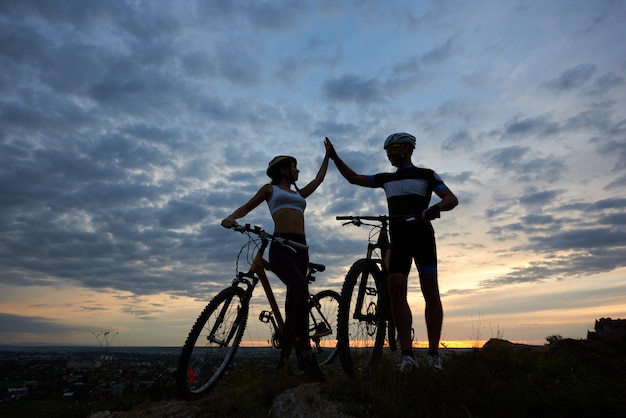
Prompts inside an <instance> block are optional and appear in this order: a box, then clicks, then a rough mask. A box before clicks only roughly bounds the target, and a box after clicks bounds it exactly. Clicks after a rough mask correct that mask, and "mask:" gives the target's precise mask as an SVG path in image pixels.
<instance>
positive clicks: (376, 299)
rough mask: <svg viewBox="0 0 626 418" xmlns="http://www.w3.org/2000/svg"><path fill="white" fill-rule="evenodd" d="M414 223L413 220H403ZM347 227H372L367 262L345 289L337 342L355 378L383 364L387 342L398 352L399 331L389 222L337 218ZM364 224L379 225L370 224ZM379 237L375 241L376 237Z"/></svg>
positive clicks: (356, 269)
mask: <svg viewBox="0 0 626 418" xmlns="http://www.w3.org/2000/svg"><path fill="white" fill-rule="evenodd" d="M403 218H404V220H405V221H414V220H415V219H414V218H413V217H403ZM336 219H337V220H339V221H341V220H346V221H348V222H346V223H344V224H343V225H354V226H357V227H360V226H363V225H365V226H369V227H371V230H370V234H369V237H368V245H367V253H366V256H365V258H362V259H359V260H357V261H355V262H354V264H352V266H351V267H350V269H349V270H348V273H347V274H346V278H345V280H344V283H343V287H342V289H341V295H340V298H339V316H338V318H337V340H338V344H339V359H340V361H341V366H342V368H343V370H344V372H345V373H347V374H348V375H349V376H355V374H357V373H363V372H366V371H367V370H368V369H369V368H371V367H372V366H373V365H374V364H375V363H376V362H377V361H378V360H380V358H381V356H382V352H383V347H384V345H385V339H387V341H388V344H389V348H390V350H391V351H396V350H397V349H398V345H397V342H396V327H395V324H394V321H393V315H392V311H391V301H390V299H389V293H388V289H387V266H388V264H389V256H390V249H391V247H390V242H389V233H388V226H389V219H390V217H389V216H387V215H379V216H337V218H336ZM363 221H375V222H377V223H375V224H373V223H366V222H363ZM375 235H378V236H377V238H376V240H375V241H374V236H375Z"/></svg>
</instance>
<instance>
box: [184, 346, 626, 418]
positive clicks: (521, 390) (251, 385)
mask: <svg viewBox="0 0 626 418" xmlns="http://www.w3.org/2000/svg"><path fill="white" fill-rule="evenodd" d="M550 342H551V343H550V344H547V345H545V346H524V345H517V344H512V343H509V342H508V341H505V340H499V339H492V340H490V341H489V342H488V343H487V344H486V345H485V346H484V347H483V348H481V349H473V350H469V351H466V352H454V351H449V352H446V353H445V357H444V359H445V362H444V371H443V372H437V371H435V370H432V369H430V368H428V367H426V366H425V365H424V366H423V367H420V368H419V369H418V370H416V371H414V372H412V373H410V374H407V375H401V374H398V373H397V372H396V371H395V370H394V365H395V358H393V357H392V356H391V355H390V356H387V357H386V358H385V359H383V362H382V363H381V365H380V367H378V368H376V369H374V370H372V371H371V372H370V373H369V374H368V375H367V376H357V377H355V378H354V379H352V380H347V378H346V377H345V376H344V375H343V374H342V372H341V370H340V367H339V366H338V364H335V365H333V366H331V367H330V368H328V369H326V375H327V382H326V383H325V384H323V385H322V386H321V388H320V391H321V396H322V397H323V399H324V401H319V399H317V398H314V395H312V394H311V398H310V399H306V396H303V397H302V399H301V400H302V402H338V403H340V410H341V411H342V412H343V413H344V414H345V415H347V416H355V417H360V416H367V417H548V416H550V417H595V416H618V415H623V413H624V412H626V396H625V394H626V352H625V349H624V347H623V346H608V345H605V344H602V343H598V342H594V341H587V340H571V339H560V338H558V339H552V340H551V341H550ZM337 363H338V361H337ZM272 372H273V367H272V366H271V365H257V366H253V367H245V368H243V369H242V370H241V371H238V372H234V373H231V375H230V376H229V377H228V378H227V379H226V380H225V381H224V382H220V384H218V385H217V386H216V387H215V389H214V390H213V391H211V392H210V393H209V394H207V396H206V397H204V398H203V399H201V400H199V401H196V402H195V403H194V404H195V405H194V406H195V407H197V411H198V412H197V413H198V414H199V415H198V416H210V417H213V416H215V417H217V416H234V417H236V416H241V417H244V416H245V417H267V416H268V412H269V410H270V408H271V405H272V402H273V401H274V399H275V398H276V397H277V396H278V395H280V394H281V393H283V392H284V391H285V390H288V389H291V388H295V387H297V386H298V385H301V384H302V382H301V380H300V379H299V378H296V377H294V378H291V377H290V378H288V379H286V380H279V379H276V378H274V377H273V374H272Z"/></svg>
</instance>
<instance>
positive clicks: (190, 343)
mask: <svg viewBox="0 0 626 418" xmlns="http://www.w3.org/2000/svg"><path fill="white" fill-rule="evenodd" d="M244 294H245V292H244V290H243V289H242V288H239V287H229V288H227V289H224V290H222V291H221V292H220V293H218V294H217V295H216V296H215V297H214V298H213V300H211V302H209V304H208V305H207V306H206V308H205V309H204V311H202V313H201V314H200V316H199V317H198V319H197V320H196V323H195V324H194V326H193V327H192V328H191V331H190V332H189V336H188V337H187V341H185V345H184V346H183V349H182V351H181V353H180V357H179V360H178V370H177V376H176V385H177V387H178V392H179V394H180V396H181V397H182V398H183V399H195V398H198V397H200V396H202V395H203V394H204V393H205V392H206V391H207V390H208V389H209V388H210V387H211V386H212V385H213V384H214V383H215V382H216V381H217V380H218V379H219V378H220V377H221V376H222V374H223V373H224V371H225V370H226V368H227V367H228V365H229V364H230V362H231V360H232V359H233V356H234V355H235V352H236V351H237V347H239V343H240V342H241V338H242V336H243V332H244V330H245V328H246V322H247V320H248V301H246V300H245V299H244Z"/></svg>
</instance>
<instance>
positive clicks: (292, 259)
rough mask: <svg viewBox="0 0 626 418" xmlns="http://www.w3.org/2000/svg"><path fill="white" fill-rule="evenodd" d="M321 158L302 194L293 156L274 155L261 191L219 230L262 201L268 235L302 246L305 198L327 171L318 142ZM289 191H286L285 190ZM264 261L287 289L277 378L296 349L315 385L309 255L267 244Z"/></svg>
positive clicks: (317, 377) (316, 370) (317, 375)
mask: <svg viewBox="0 0 626 418" xmlns="http://www.w3.org/2000/svg"><path fill="white" fill-rule="evenodd" d="M324 146H325V147H326V154H325V155H324V160H323V162H322V165H321V166H320V169H319V171H318V172H317V176H315V178H314V179H313V180H312V181H311V182H310V183H309V184H307V185H306V186H304V187H303V188H302V189H299V188H298V187H297V186H296V181H297V180H298V173H299V172H300V171H299V170H298V168H297V161H296V159H295V158H294V157H291V156H287V155H280V156H277V157H275V158H273V159H272V161H270V162H269V165H268V168H267V175H268V176H269V177H270V178H271V179H272V181H271V183H268V184H265V185H264V186H262V187H261V188H260V189H259V191H258V192H257V193H256V194H255V195H254V196H253V197H252V199H250V200H249V201H248V203H246V204H245V205H243V206H241V207H240V208H238V209H237V210H235V211H234V212H233V213H232V214H231V215H230V216H228V217H226V218H225V219H224V220H222V226H223V227H225V228H230V227H232V226H233V225H234V224H235V223H236V219H239V218H243V217H244V216H246V215H247V214H248V213H249V212H250V211H252V210H253V209H255V208H256V207H257V206H259V205H260V204H261V202H263V201H266V202H267V204H268V207H269V209H270V213H271V215H272V219H273V220H274V235H275V236H279V237H283V238H286V239H289V240H291V241H295V242H299V243H302V244H306V238H305V233H304V209H305V208H306V201H305V199H306V198H307V197H309V196H310V195H311V194H312V193H313V192H314V191H315V190H316V189H317V188H318V187H319V185H320V184H321V183H322V181H323V180H324V176H325V175H326V170H327V168H328V159H329V154H328V153H329V150H330V142H329V141H328V140H325V141H324ZM292 185H293V187H294V188H295V190H292V189H291V186H292ZM269 262H270V264H271V266H272V271H273V272H274V273H275V274H276V275H277V276H278V278H279V279H280V280H281V281H282V282H283V283H285V285H286V286H287V296H286V300H285V332H284V335H283V338H282V341H281V345H282V351H281V357H280V362H279V364H278V371H279V373H286V372H288V371H289V365H288V360H289V355H290V354H291V349H292V348H293V347H294V345H295V348H296V353H298V355H299V359H298V363H299V366H300V368H301V369H302V370H303V371H304V372H305V374H306V375H307V377H309V378H310V379H315V380H321V379H323V375H322V372H321V370H320V369H319V366H318V365H317V361H316V360H315V356H314V355H313V354H312V353H311V343H310V341H309V316H308V315H309V312H308V306H309V305H308V304H309V302H308V295H309V289H308V287H309V283H308V280H307V277H306V275H307V269H308V264H309V254H308V251H307V250H301V249H298V250H297V251H296V253H295V254H294V252H293V251H292V250H291V249H289V248H286V247H284V246H283V245H281V244H279V243H276V242H272V244H271V245H270V251H269Z"/></svg>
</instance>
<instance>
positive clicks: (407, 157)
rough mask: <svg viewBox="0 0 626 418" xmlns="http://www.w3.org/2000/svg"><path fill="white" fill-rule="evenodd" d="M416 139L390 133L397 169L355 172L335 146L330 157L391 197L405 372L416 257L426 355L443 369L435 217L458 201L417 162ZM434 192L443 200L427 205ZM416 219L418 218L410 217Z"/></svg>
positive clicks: (396, 311)
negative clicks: (423, 304)
mask: <svg viewBox="0 0 626 418" xmlns="http://www.w3.org/2000/svg"><path fill="white" fill-rule="evenodd" d="M327 139H328V138H327ZM415 142H416V141H415V137H414V136H413V135H410V134H407V133H404V132H399V133H395V134H392V135H389V137H387V139H386V140H385V144H384V149H385V150H386V152H387V158H388V159H389V161H390V162H391V165H393V166H394V167H396V168H397V171H396V172H394V173H381V174H376V175H371V176H367V175H363V174H357V173H355V172H354V170H352V169H351V168H350V167H348V166H347V165H346V163H344V162H343V161H342V160H341V159H340V158H339V156H337V153H336V152H335V150H334V148H332V149H331V150H330V158H331V159H332V160H333V161H334V162H335V165H336V166H337V169H338V170H339V172H340V173H341V175H343V177H345V179H346V180H348V181H349V182H350V183H352V184H356V185H359V186H365V187H382V188H383V189H384V190H385V194H386V196H387V205H388V207H389V215H390V216H391V217H392V218H391V219H390V222H389V233H390V236H391V248H392V250H391V258H390V261H389V277H388V285H389V294H390V297H391V305H392V311H393V315H394V319H395V323H396V327H397V331H398V340H399V341H400V347H401V349H402V357H401V359H400V363H399V366H398V367H399V369H400V370H401V371H402V372H405V371H409V370H411V369H412V368H415V367H417V362H416V360H415V357H414V354H413V347H412V341H411V329H412V315H411V308H410V306H409V304H408V302H407V280H408V275H409V271H410V269H411V262H412V260H415V264H416V266H417V270H418V272H419V279H420V286H421V289H422V294H423V296H424V300H425V302H426V308H425V317H426V329H427V332H428V355H427V357H426V358H427V360H428V363H429V364H430V365H431V366H432V367H434V368H435V369H438V370H441V369H442V368H443V366H442V362H441V358H440V357H439V341H440V338H441V326H442V323H443V308H442V306H441V299H440V296H439V285H438V282H437V253H436V247H435V234H434V230H433V227H432V225H431V223H430V221H431V220H433V219H435V218H439V216H440V212H441V211H448V210H451V209H453V208H454V207H455V206H456V205H457V204H458V200H457V198H456V196H455V195H454V193H452V191H450V189H448V187H447V186H446V185H445V184H444V183H443V181H442V180H441V178H440V177H439V176H438V175H437V173H435V172H434V171H433V170H429V169H425V168H418V167H416V166H414V165H413V163H412V162H411V156H412V154H413V150H414V149H415ZM331 146H332V144H331ZM433 192H434V193H435V194H436V195H437V196H439V197H440V198H441V201H440V202H438V203H436V204H434V205H433V206H431V207H428V205H429V203H430V198H431V196H432V193H433ZM411 217H413V218H417V219H416V220H415V219H414V220H409V218H411Z"/></svg>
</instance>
